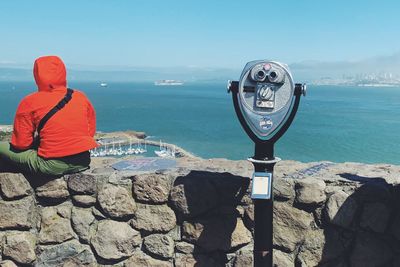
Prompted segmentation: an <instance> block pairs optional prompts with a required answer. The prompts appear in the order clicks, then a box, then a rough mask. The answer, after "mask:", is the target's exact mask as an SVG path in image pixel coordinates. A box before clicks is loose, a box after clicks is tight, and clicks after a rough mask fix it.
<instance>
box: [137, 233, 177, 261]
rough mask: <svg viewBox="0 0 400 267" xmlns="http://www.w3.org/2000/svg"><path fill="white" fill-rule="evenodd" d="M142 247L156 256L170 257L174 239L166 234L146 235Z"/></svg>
mask: <svg viewBox="0 0 400 267" xmlns="http://www.w3.org/2000/svg"><path fill="white" fill-rule="evenodd" d="M143 247H144V249H145V250H146V251H147V252H148V253H149V254H150V255H154V256H155V257H157V258H163V259H170V258H172V256H173V255H174V240H173V239H172V238H171V237H169V236H168V235H163V234H153V235H149V236H146V237H145V238H144V242H143Z"/></svg>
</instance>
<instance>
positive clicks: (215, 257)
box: [0, 157, 400, 267]
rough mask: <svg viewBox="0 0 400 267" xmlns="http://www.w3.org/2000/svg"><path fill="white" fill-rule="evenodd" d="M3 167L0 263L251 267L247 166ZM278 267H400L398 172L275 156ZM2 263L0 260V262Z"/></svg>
mask: <svg viewBox="0 0 400 267" xmlns="http://www.w3.org/2000/svg"><path fill="white" fill-rule="evenodd" d="M116 160H117V159H111V158H104V159H94V161H93V164H92V168H91V170H88V171H86V172H84V173H80V174H74V175H68V176H65V177H60V178H58V179H51V180H48V179H46V178H45V177H36V178H33V177H24V176H22V175H20V174H0V196H1V199H0V240H1V242H0V248H1V249H0V251H1V253H0V262H1V263H0V266H2V267H5V266H196V267H197V266H207V267H208V266H211V267H212V266H226V267H228V266H229V267H230V266H252V244H253V225H254V212H253V205H252V201H251V199H250V197H249V183H250V180H249V178H248V177H250V175H251V173H252V165H251V164H249V163H248V162H246V161H229V160H225V159H211V160H205V159H199V158H195V157H184V158H180V159H177V161H178V162H177V167H176V168H173V169H170V170H158V171H155V172H149V173H140V174H139V173H135V172H132V171H123V172H117V171H115V170H113V169H112V168H111V167H110V164H112V163H113V162H115V161H116ZM274 179H275V181H274V194H275V209H274V248H275V250H274V252H275V253H274V262H275V266H285V267H287V266H296V267H297V266H324V267H328V266H343V267H345V266H346V267H347V266H366V267H368V266H399V265H400V256H399V255H400V167H399V166H393V165H386V164H380V165H367V164H359V163H343V164H334V163H330V162H317V163H306V164H305V163H300V162H294V161H282V162H280V163H278V165H277V166H276V171H275V178H274ZM1 259H2V261H1Z"/></svg>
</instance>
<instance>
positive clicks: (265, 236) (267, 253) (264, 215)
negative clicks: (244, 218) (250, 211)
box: [253, 143, 275, 267]
mask: <svg viewBox="0 0 400 267" xmlns="http://www.w3.org/2000/svg"><path fill="white" fill-rule="evenodd" d="M273 154H274V144H273V143H263V144H260V143H258V144H256V147H255V155H254V159H256V160H265V159H274V155H273ZM253 165H254V170H255V171H256V172H269V173H272V174H273V171H274V165H275V163H267V164H263V163H253ZM272 177H273V175H272ZM272 181H273V180H271V183H272ZM271 187H272V185H271ZM273 203H274V202H273V196H272V195H271V198H270V199H255V200H254V251H253V256H254V266H255V267H272V264H273V260H272V254H273V253H272V251H273V250H272V249H273V242H272V239H273Z"/></svg>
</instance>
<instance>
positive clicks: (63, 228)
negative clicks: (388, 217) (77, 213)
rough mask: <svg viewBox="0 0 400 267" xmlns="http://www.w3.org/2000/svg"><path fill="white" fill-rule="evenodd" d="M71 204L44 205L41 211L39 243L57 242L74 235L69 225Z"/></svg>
mask: <svg viewBox="0 0 400 267" xmlns="http://www.w3.org/2000/svg"><path fill="white" fill-rule="evenodd" d="M70 218H71V206H69V205H60V206H56V207H45V208H43V209H42V211H41V224H40V232H39V243H41V244H57V243H62V242H64V241H67V240H70V239H72V238H74V237H75V234H74V230H72V227H71V222H70Z"/></svg>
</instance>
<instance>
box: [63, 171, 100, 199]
mask: <svg viewBox="0 0 400 267" xmlns="http://www.w3.org/2000/svg"><path fill="white" fill-rule="evenodd" d="M96 183H97V180H96V177H95V176H94V175H91V174H86V173H78V174H71V175H69V176H68V188H69V189H70V190H71V191H72V192H73V193H75V194H79V195H94V194H96V192H97V184H96Z"/></svg>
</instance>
